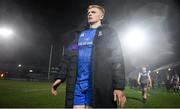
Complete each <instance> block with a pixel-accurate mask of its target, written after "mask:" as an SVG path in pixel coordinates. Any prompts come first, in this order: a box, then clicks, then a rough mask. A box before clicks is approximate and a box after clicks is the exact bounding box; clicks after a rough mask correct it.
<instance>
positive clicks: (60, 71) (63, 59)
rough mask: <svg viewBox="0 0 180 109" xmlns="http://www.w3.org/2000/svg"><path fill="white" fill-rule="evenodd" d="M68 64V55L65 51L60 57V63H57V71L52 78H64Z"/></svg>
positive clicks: (62, 79)
mask: <svg viewBox="0 0 180 109" xmlns="http://www.w3.org/2000/svg"><path fill="white" fill-rule="evenodd" d="M68 64H69V56H68V53H67V52H65V54H64V56H62V57H61V60H60V63H59V65H58V72H57V74H56V76H55V78H54V80H57V79H60V80H61V81H62V82H64V81H65V80H66V74H67V68H68Z"/></svg>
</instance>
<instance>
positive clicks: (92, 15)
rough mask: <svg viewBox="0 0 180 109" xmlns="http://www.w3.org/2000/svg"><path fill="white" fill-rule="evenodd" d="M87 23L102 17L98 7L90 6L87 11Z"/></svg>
mask: <svg viewBox="0 0 180 109" xmlns="http://www.w3.org/2000/svg"><path fill="white" fill-rule="evenodd" d="M87 17H88V23H96V22H99V21H100V20H101V19H103V13H102V12H101V11H100V10H99V9H98V8H91V9H89V10H88V13H87Z"/></svg>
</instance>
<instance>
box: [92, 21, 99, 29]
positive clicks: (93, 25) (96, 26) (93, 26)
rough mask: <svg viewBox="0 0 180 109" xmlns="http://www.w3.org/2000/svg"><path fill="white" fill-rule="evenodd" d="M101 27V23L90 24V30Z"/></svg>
mask: <svg viewBox="0 0 180 109" xmlns="http://www.w3.org/2000/svg"><path fill="white" fill-rule="evenodd" d="M99 26H101V21H99V22H96V23H93V24H90V28H98V27H99Z"/></svg>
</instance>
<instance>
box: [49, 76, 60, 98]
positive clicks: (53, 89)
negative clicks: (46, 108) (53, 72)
mask: <svg viewBox="0 0 180 109" xmlns="http://www.w3.org/2000/svg"><path fill="white" fill-rule="evenodd" d="M60 84H61V80H60V79H58V80H56V81H55V82H54V83H53V85H52V87H51V94H52V95H53V96H56V95H57V88H58V86H59V85H60Z"/></svg>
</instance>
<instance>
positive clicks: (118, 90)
mask: <svg viewBox="0 0 180 109" xmlns="http://www.w3.org/2000/svg"><path fill="white" fill-rule="evenodd" d="M110 38H111V39H110V40H111V41H110V48H111V50H112V57H111V59H112V60H111V61H112V73H113V83H112V85H113V89H114V91H113V95H114V101H116V102H117V104H118V105H120V104H122V103H123V102H124V99H123V98H125V96H124V92H123V90H124V88H125V67H124V58H123V54H122V48H121V43H120V40H119V38H118V35H117V33H116V32H115V31H112V37H110Z"/></svg>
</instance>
